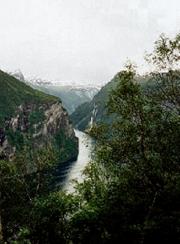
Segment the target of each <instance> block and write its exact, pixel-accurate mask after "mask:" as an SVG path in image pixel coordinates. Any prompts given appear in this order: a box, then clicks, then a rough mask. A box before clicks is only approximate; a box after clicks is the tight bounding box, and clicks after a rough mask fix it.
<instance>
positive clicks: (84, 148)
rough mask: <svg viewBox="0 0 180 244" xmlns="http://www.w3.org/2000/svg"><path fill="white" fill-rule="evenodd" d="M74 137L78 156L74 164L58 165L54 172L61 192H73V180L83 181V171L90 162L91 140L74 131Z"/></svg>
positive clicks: (83, 134)
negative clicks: (76, 140)
mask: <svg viewBox="0 0 180 244" xmlns="http://www.w3.org/2000/svg"><path fill="white" fill-rule="evenodd" d="M75 134H76V136H77V137H78V138H79V154H78V158H77V160H76V161H74V162H69V163H65V164H62V165H59V166H58V168H57V170H56V182H57V185H61V186H62V189H63V190H66V191H68V192H73V180H77V181H78V182H82V181H83V174H82V172H83V170H84V169H85V167H86V166H87V164H88V163H89V161H90V160H91V152H92V147H93V140H92V138H91V137H90V136H88V135H87V134H85V133H83V132H81V131H79V130H75Z"/></svg>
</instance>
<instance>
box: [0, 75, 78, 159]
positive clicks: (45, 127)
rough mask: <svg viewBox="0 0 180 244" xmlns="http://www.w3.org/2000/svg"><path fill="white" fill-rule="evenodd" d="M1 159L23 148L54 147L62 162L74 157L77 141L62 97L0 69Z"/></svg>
mask: <svg viewBox="0 0 180 244" xmlns="http://www.w3.org/2000/svg"><path fill="white" fill-rule="evenodd" d="M0 95H1V96H0V158H1V159H13V158H14V157H15V156H16V154H18V153H21V152H22V151H23V149H24V148H28V149H29V150H30V151H32V152H35V151H36V150H38V149H46V148H51V149H52V150H53V152H54V153H55V154H56V155H57V156H58V160H59V161H61V162H62V161H67V160H71V159H75V158H76V157H77V154H78V141H77V138H76V137H75V133H74V130H73V127H72V124H71V123H70V122H69V117H68V114H67V112H66V110H65V109H64V108H63V106H62V103H61V101H60V99H59V98H57V97H54V96H50V95H47V94H45V93H43V92H40V91H38V90H35V89H33V88H31V87H30V86H28V85H27V84H25V83H24V82H22V81H20V80H18V79H16V78H15V77H13V76H11V75H9V74H7V73H5V72H3V71H0Z"/></svg>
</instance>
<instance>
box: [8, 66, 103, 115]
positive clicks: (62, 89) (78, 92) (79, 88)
mask: <svg viewBox="0 0 180 244" xmlns="http://www.w3.org/2000/svg"><path fill="white" fill-rule="evenodd" d="M10 74H11V75H13V76H14V77H15V78H17V79H19V80H21V81H23V82H26V83H27V84H28V85H30V86H31V87H33V88H35V89H38V90H40V91H42V92H45V93H47V94H50V95H54V96H57V97H59V98H60V99H61V101H62V104H63V106H64V107H65V108H66V110H67V111H68V113H69V114H71V113H72V112H74V111H75V109H76V108H77V107H78V106H79V105H81V104H83V103H85V102H90V101H91V100H92V99H93V97H94V95H95V94H97V92H98V91H99V87H95V86H90V85H74V84H72V85H71V84H68V85H66V84H65V83H64V82H56V83H54V82H51V81H46V80H42V79H39V78H34V79H29V80H27V79H25V78H24V75H23V73H22V72H21V71H20V70H18V71H15V72H12V73H10Z"/></svg>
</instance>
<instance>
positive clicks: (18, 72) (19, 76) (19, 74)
mask: <svg viewBox="0 0 180 244" xmlns="http://www.w3.org/2000/svg"><path fill="white" fill-rule="evenodd" d="M9 74H10V75H12V76H14V77H15V78H16V79H18V80H20V81H24V82H25V78H24V75H23V73H22V72H21V70H20V69H17V70H15V71H14V72H10V73H9Z"/></svg>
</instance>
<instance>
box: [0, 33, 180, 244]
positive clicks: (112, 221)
mask: <svg viewBox="0 0 180 244" xmlns="http://www.w3.org/2000/svg"><path fill="white" fill-rule="evenodd" d="M146 61H147V63H148V65H149V67H150V66H151V67H153V68H152V72H151V73H149V74H148V77H149V78H148V79H147V81H146V82H145V81H144V82H141V81H139V80H138V74H137V71H136V66H135V65H134V64H132V63H131V62H128V63H126V64H125V66H124V69H123V70H121V71H120V72H119V73H118V74H117V75H116V79H115V86H113V87H112V89H111V91H109V92H108V99H107V103H106V105H105V106H106V113H107V114H106V117H109V118H111V120H110V122H109V121H107V120H104V121H103V120H102V121H101V122H100V123H97V124H94V125H93V126H92V128H91V129H89V130H88V133H89V134H90V135H91V136H92V137H93V138H94V139H95V141H96V145H95V149H94V152H93V157H92V160H91V162H90V163H89V164H88V166H87V167H86V169H85V171H84V175H85V179H84V181H83V182H82V183H76V182H75V183H74V184H75V186H74V187H75V192H74V193H67V192H66V191H62V190H61V189H60V188H52V184H51V183H52V182H53V176H52V175H51V174H50V173H48V172H50V171H51V170H50V169H51V167H52V158H53V153H52V151H51V149H49V150H39V151H37V153H36V154H35V155H34V156H33V159H32V158H28V157H27V155H26V154H27V153H28V152H27V151H24V152H23V153H22V154H20V155H19V156H18V157H16V158H15V159H14V161H7V160H2V159H1V160H0V243H2V244H4V243H10V244H48V243H50V244H51V243H52V244H56V243H67V244H88V243H89V244H96V243H97V244H99V243H122V244H152V243H154V244H155V243H163V244H166V243H167V244H169V243H173V244H178V243H180V153H179V151H180V150H179V149H180V117H179V115H180V69H179V68H180V66H179V65H180V34H177V35H176V36H175V37H174V38H169V37H167V36H165V35H161V36H160V37H159V39H158V40H157V41H156V42H155V44H154V51H153V52H152V53H151V54H148V55H146ZM10 85H11V84H10ZM30 95H31V90H29V96H30ZM6 96H8V94H6ZM40 96H43V95H42V94H41V93H40ZM26 98H27V96H26ZM2 99H4V98H2ZM18 99H22V98H20V97H19V98H18ZM43 99H46V97H43ZM53 99H55V98H53ZM13 106H14V104H11V106H9V111H8V113H11V108H12V107H13ZM3 113H4V111H3ZM32 119H37V118H32ZM56 140H62V134H61V135H59V136H57V137H56ZM16 143H18V142H16ZM67 143H68V145H69V147H70V148H71V147H72V145H71V144H70V143H69V142H67ZM70 150H73V149H70ZM28 160H30V161H31V160H33V161H34V162H33V164H34V165H36V166H37V167H36V168H37V172H36V173H33V174H27V173H26V170H25V169H24V165H26V164H28Z"/></svg>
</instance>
